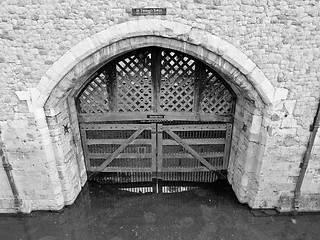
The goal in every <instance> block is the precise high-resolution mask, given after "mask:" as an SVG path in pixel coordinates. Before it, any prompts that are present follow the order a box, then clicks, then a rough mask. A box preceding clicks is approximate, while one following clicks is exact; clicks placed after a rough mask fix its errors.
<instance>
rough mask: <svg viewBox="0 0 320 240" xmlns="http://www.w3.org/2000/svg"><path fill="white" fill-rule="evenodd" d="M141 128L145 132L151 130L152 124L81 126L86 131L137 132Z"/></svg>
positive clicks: (86, 124)
mask: <svg viewBox="0 0 320 240" xmlns="http://www.w3.org/2000/svg"><path fill="white" fill-rule="evenodd" d="M141 127H143V129H144V130H151V125H150V124H99V123H91V124H88V123H81V124H80V128H81V129H85V130H137V129H139V128H141Z"/></svg>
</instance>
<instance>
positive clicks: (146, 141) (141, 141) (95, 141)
mask: <svg viewBox="0 0 320 240" xmlns="http://www.w3.org/2000/svg"><path fill="white" fill-rule="evenodd" d="M125 140H126V139H87V145H96V144H122V143H123V142H124V141H125ZM132 144H148V145H151V144H152V142H151V139H135V140H133V141H132V143H130V144H129V145H132ZM141 147H144V146H141Z"/></svg>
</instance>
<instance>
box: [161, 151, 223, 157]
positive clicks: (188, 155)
mask: <svg viewBox="0 0 320 240" xmlns="http://www.w3.org/2000/svg"><path fill="white" fill-rule="evenodd" d="M199 155H200V156H201V157H204V158H212V157H223V155H224V153H223V152H213V153H205V154H202V153H199ZM173 158H193V159H194V157H193V156H192V155H191V154H190V153H180V154H179V153H173V154H163V159H173Z"/></svg>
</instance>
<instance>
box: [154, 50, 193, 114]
mask: <svg viewBox="0 0 320 240" xmlns="http://www.w3.org/2000/svg"><path fill="white" fill-rule="evenodd" d="M160 64H161V76H160V78H161V89H160V108H161V110H163V111H171V112H192V109H193V102H194V82H195V61H194V60H193V59H190V58H188V57H187V56H185V55H182V54H179V53H177V52H173V51H161V63H160Z"/></svg>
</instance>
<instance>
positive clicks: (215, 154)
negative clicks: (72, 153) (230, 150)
mask: <svg viewBox="0 0 320 240" xmlns="http://www.w3.org/2000/svg"><path fill="white" fill-rule="evenodd" d="M110 155H111V154H105V153H89V154H88V156H89V158H91V159H100V158H101V159H104V158H108V157H109V156H110ZM199 155H200V156H202V157H204V158H212V157H223V155H224V153H223V152H213V153H205V154H201V153H199ZM118 158H129V159H134V158H140V159H141V158H146V159H151V158H152V154H151V153H145V154H143V153H121V154H119V155H118V157H116V159H118ZM163 158H164V159H173V158H190V159H193V158H194V157H193V156H192V155H191V154H189V153H173V154H163Z"/></svg>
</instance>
